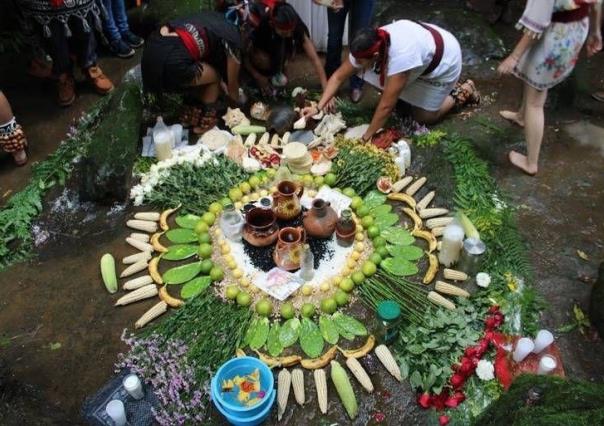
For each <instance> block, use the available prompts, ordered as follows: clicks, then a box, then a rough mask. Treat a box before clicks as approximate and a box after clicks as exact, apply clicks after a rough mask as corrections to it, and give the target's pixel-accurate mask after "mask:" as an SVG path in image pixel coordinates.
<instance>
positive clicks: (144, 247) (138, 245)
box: [126, 237, 153, 252]
mask: <svg viewBox="0 0 604 426" xmlns="http://www.w3.org/2000/svg"><path fill="white" fill-rule="evenodd" d="M126 242H127V243H128V244H130V245H131V246H132V247H134V248H135V249H137V250H140V251H148V252H152V251H153V246H152V245H151V244H149V243H143V242H142V241H139V240H137V239H134V238H130V237H128V238H126Z"/></svg>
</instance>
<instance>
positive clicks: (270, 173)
mask: <svg viewBox="0 0 604 426" xmlns="http://www.w3.org/2000/svg"><path fill="white" fill-rule="evenodd" d="M276 173H277V170H275V169H266V175H267V176H268V177H269V178H272V177H275V174H276Z"/></svg>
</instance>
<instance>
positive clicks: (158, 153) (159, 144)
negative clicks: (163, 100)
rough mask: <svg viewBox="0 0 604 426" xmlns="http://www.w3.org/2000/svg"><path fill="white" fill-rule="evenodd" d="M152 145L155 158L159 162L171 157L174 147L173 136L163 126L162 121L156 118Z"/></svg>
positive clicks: (160, 118) (167, 128) (166, 127)
mask: <svg viewBox="0 0 604 426" xmlns="http://www.w3.org/2000/svg"><path fill="white" fill-rule="evenodd" d="M153 144H154V146H155V157H157V159H158V160H159V161H163V160H167V159H168V158H170V157H172V147H173V146H174V134H173V133H172V131H171V130H170V128H169V127H168V126H166V125H165V124H164V119H163V118H162V117H161V116H159V117H157V123H156V124H155V126H154V127H153Z"/></svg>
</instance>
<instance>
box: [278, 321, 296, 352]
mask: <svg viewBox="0 0 604 426" xmlns="http://www.w3.org/2000/svg"><path fill="white" fill-rule="evenodd" d="M299 335H300V320H299V319H298V318H291V319H288V320H287V321H285V323H284V324H283V327H281V329H280V330H279V341H280V342H281V345H282V346H283V347H284V348H287V347H289V346H291V345H293V344H294V343H296V341H297V340H298V336H299Z"/></svg>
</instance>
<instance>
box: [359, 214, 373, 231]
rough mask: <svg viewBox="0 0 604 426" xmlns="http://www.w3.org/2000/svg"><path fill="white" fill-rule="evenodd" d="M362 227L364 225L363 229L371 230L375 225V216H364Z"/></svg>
mask: <svg viewBox="0 0 604 426" xmlns="http://www.w3.org/2000/svg"><path fill="white" fill-rule="evenodd" d="M361 225H363V228H369V227H370V226H371V225H373V216H371V215H367V216H364V217H363V219H361Z"/></svg>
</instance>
